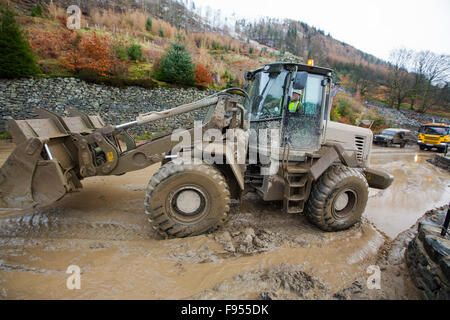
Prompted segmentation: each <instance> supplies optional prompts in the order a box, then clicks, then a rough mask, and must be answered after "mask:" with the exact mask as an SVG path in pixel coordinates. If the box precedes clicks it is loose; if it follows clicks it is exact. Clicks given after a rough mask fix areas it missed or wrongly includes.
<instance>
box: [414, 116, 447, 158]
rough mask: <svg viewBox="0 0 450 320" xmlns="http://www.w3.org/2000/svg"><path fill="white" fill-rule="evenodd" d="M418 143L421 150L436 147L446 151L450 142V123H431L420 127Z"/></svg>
mask: <svg viewBox="0 0 450 320" xmlns="http://www.w3.org/2000/svg"><path fill="white" fill-rule="evenodd" d="M417 144H418V145H419V147H420V150H427V149H432V148H436V149H438V150H439V151H441V152H444V153H446V152H447V151H448V146H449V144H450V125H448V124H444V123H442V124H441V123H439V124H438V123H429V124H425V125H423V126H422V127H420V129H419V139H418V140H417Z"/></svg>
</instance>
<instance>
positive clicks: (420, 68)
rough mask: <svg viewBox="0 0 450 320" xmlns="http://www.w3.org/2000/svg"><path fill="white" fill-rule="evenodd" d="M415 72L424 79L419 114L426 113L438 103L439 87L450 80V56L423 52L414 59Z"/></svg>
mask: <svg viewBox="0 0 450 320" xmlns="http://www.w3.org/2000/svg"><path fill="white" fill-rule="evenodd" d="M414 72H415V73H416V74H417V75H418V76H419V77H420V78H422V79H423V83H422V95H421V97H420V98H421V100H422V103H421V105H420V108H419V112H426V111H427V110H428V109H429V108H430V107H431V106H432V105H433V104H434V103H435V102H436V101H435V100H436V99H435V98H436V95H437V91H439V86H443V85H444V83H445V82H446V81H448V80H449V78H450V56H449V55H444V54H441V55H438V54H435V53H433V52H431V51H421V52H419V53H417V54H416V55H415V57H414Z"/></svg>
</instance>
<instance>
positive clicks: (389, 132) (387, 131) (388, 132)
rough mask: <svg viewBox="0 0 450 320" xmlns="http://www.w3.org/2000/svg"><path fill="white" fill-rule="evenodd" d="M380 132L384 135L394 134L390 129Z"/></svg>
mask: <svg viewBox="0 0 450 320" xmlns="http://www.w3.org/2000/svg"><path fill="white" fill-rule="evenodd" d="M381 134H384V135H385V136H395V131H392V130H383V131H382V132H381Z"/></svg>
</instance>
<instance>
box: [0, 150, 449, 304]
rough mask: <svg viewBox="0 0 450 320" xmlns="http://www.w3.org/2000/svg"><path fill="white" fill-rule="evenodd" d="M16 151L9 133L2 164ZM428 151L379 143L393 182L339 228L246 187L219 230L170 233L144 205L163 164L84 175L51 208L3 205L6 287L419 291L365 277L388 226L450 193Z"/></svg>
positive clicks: (385, 278)
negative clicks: (77, 272) (164, 233)
mask: <svg viewBox="0 0 450 320" xmlns="http://www.w3.org/2000/svg"><path fill="white" fill-rule="evenodd" d="M11 150H12V145H11V144H5V143H3V144H0V163H3V161H4V160H6V157H7V156H8V154H9V153H10V152H11ZM431 156H432V154H431V153H421V152H418V151H417V150H416V149H412V148H410V149H408V148H407V149H403V150H400V149H394V148H392V149H389V150H388V149H382V148H375V149H374V151H373V154H372V163H373V166H374V167H383V169H384V170H387V171H388V172H390V173H392V174H393V175H394V176H395V178H396V180H395V183H394V185H393V186H392V187H391V188H390V189H389V190H386V191H384V192H371V197H370V200H369V204H368V207H367V210H366V212H365V218H364V220H363V222H362V223H359V224H357V225H356V226H355V227H353V228H351V229H350V230H347V231H343V232H337V233H325V232H322V231H320V230H318V229H317V228H315V227H314V226H312V225H311V224H309V223H308V222H307V221H306V219H305V218H304V217H303V216H294V215H286V214H284V213H283V212H282V204H280V203H263V202H261V201H258V199H257V197H256V196H255V195H253V194H248V195H247V196H246V197H245V199H244V201H243V203H242V205H241V206H237V205H235V206H234V207H233V208H232V210H231V213H230V217H229V220H228V222H227V224H226V225H225V226H224V227H223V228H222V229H220V230H219V231H218V232H216V233H214V234H209V235H202V236H198V237H192V238H187V239H173V240H164V239H161V238H160V237H159V236H158V235H157V234H156V233H155V232H154V231H153V230H152V229H151V227H150V226H149V224H148V222H147V221H146V217H145V214H144V204H143V199H144V193H145V191H144V189H145V186H146V184H147V182H148V180H149V179H150V177H151V175H152V174H153V173H154V172H155V170H156V169H157V166H153V167H150V168H147V169H145V170H142V171H138V172H134V173H129V174H127V175H124V176H121V177H106V178H100V177H96V178H91V179H87V180H86V181H84V183H83V184H84V190H83V191H82V192H80V193H76V194H71V195H68V196H66V197H65V198H64V199H62V200H61V201H59V202H58V203H56V204H54V205H52V206H49V207H47V208H45V209H40V210H34V211H33V210H30V211H25V212H4V213H2V215H1V218H0V297H1V298H3V299H37V298H40V299H119V298H124V299H205V298H206V299H209V298H213V299H214V298H216V299H223V298H227V299H241V298H250V299H257V298H281V299H284V298H287V299H313V298H324V299H333V298H345V295H346V292H351V293H355V292H356V293H358V292H363V293H364V294H365V295H363V298H364V297H365V298H380V297H385V298H416V297H417V296H416V295H415V291H414V289H413V288H412V286H411V284H410V282H409V279H408V276H407V274H406V272H404V270H403V271H402V270H400V269H399V270H400V271H399V270H394V271H392V272H391V271H390V270H389V269H388V270H387V271H385V274H383V273H382V290H375V291H374V290H372V291H371V292H368V291H367V289H366V288H365V287H366V283H364V279H367V277H368V276H369V275H368V274H367V272H366V271H367V268H368V267H369V266H370V265H373V264H377V263H378V262H379V255H377V253H378V252H379V249H380V248H381V247H382V246H385V245H386V240H388V242H389V240H390V239H389V237H395V236H396V235H397V234H398V233H400V232H401V231H404V230H406V229H408V228H409V227H410V226H411V225H412V224H414V222H415V221H416V219H417V218H418V217H419V216H421V215H422V214H423V213H424V211H425V210H427V209H430V208H433V207H435V206H437V205H438V204H441V203H443V202H445V201H448V200H449V198H450V196H449V195H450V192H449V184H450V175H449V174H447V173H445V172H444V170H440V169H438V168H435V167H433V166H432V165H430V164H429V163H427V162H425V159H426V158H428V157H431ZM70 265H77V266H79V267H80V268H81V289H80V290H68V289H67V287H66V280H67V278H68V277H69V276H70V275H69V274H66V270H67V268H68V267H69V266H70ZM382 270H383V269H382ZM384 270H386V268H384ZM383 272H384V271H383ZM361 279H362V280H361ZM355 280H358V281H359V282H355ZM366 293H367V294H366Z"/></svg>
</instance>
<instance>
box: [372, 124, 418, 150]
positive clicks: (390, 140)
mask: <svg viewBox="0 0 450 320" xmlns="http://www.w3.org/2000/svg"><path fill="white" fill-rule="evenodd" d="M410 132H411V131H410V130H406V129H392V128H390V129H385V130H383V131H382V132H381V133H380V134H377V135H374V136H373V143H374V144H378V145H382V146H385V147H390V146H392V145H394V144H397V145H399V146H400V148H404V147H405V146H406V143H407V142H408V139H407V135H408V134H409V133H410Z"/></svg>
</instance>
